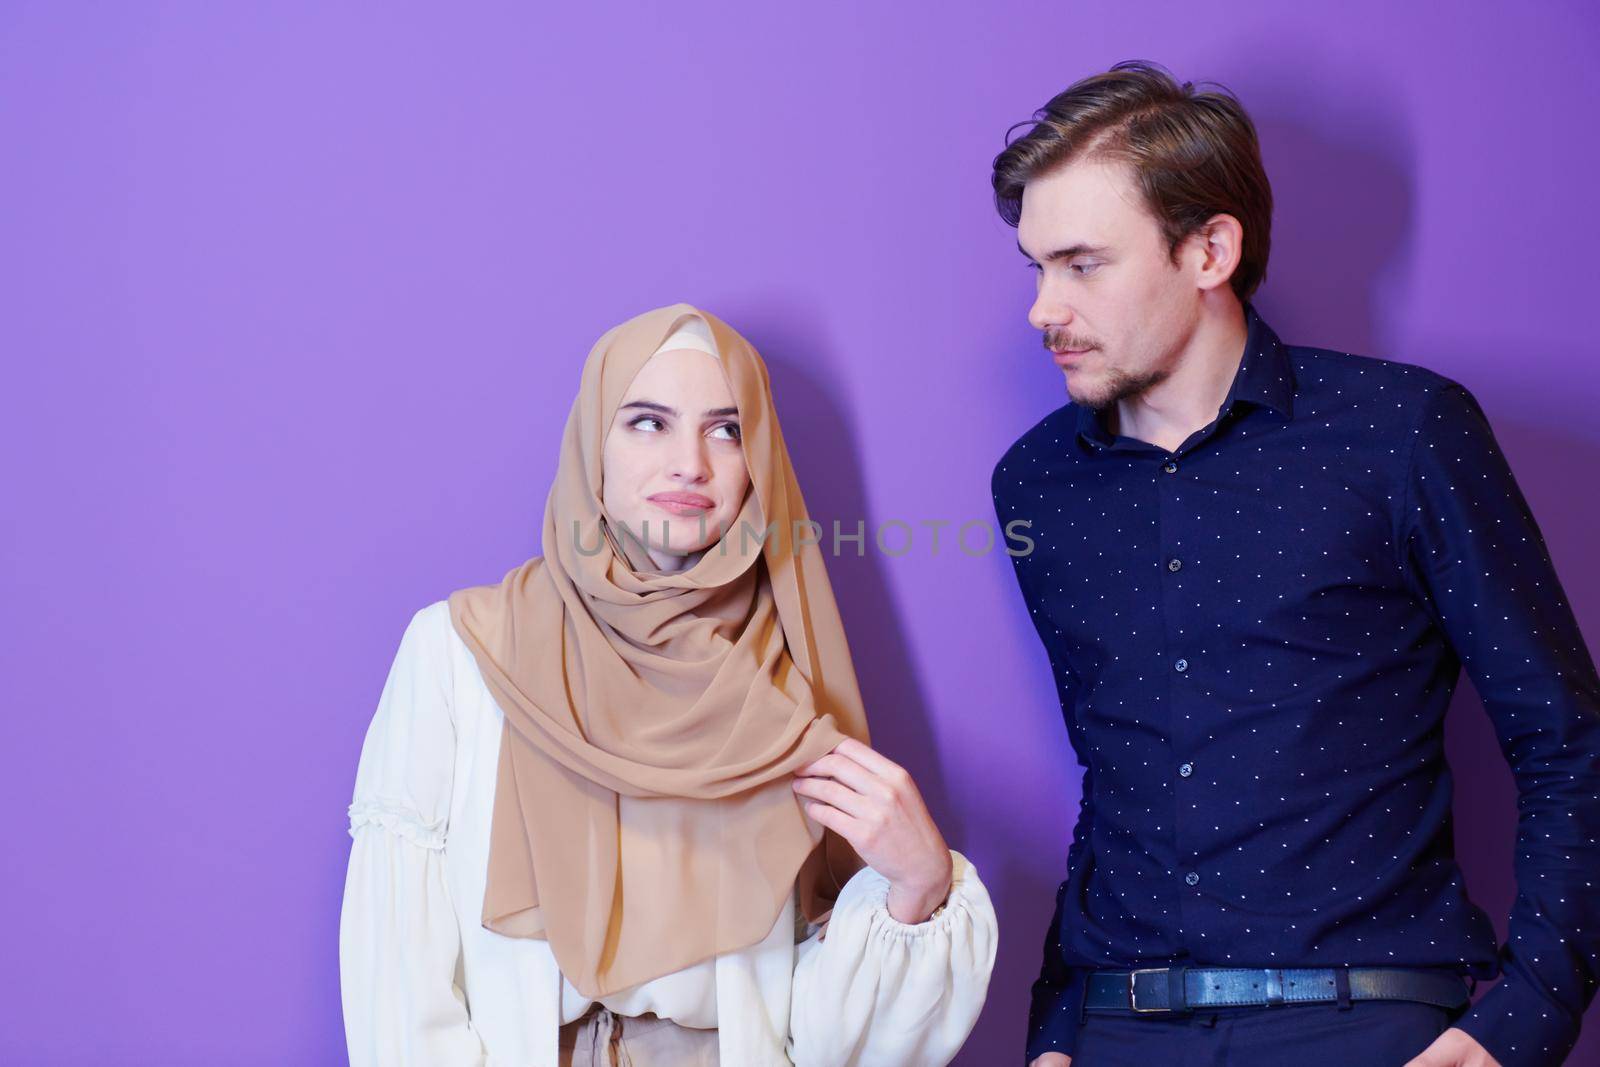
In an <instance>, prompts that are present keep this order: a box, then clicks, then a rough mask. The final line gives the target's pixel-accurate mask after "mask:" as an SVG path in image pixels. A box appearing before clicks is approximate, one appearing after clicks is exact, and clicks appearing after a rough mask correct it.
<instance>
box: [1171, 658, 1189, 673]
mask: <svg viewBox="0 0 1600 1067" xmlns="http://www.w3.org/2000/svg"><path fill="white" fill-rule="evenodd" d="M1173 666H1174V667H1176V668H1178V670H1180V671H1186V670H1188V669H1189V661H1188V660H1186V659H1180V660H1179V661H1178V662H1176V663H1174V664H1173Z"/></svg>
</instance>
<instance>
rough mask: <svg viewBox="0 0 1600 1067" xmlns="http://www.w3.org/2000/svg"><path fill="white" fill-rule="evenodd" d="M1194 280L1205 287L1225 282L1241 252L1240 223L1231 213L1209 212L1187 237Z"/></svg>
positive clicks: (1201, 286)
mask: <svg viewBox="0 0 1600 1067" xmlns="http://www.w3.org/2000/svg"><path fill="white" fill-rule="evenodd" d="M1189 242H1190V249H1189V254H1190V255H1191V256H1192V257H1193V260H1192V262H1193V264H1194V268H1195V283H1196V284H1197V285H1198V286H1199V287H1200V288H1201V289H1205V290H1210V289H1215V288H1217V287H1219V286H1223V285H1226V284H1228V279H1230V278H1232V277H1233V272H1234V271H1236V270H1238V269H1239V258H1240V257H1241V256H1242V255H1243V254H1244V226H1243V225H1242V224H1241V223H1240V222H1239V220H1238V219H1236V218H1234V217H1233V216H1232V215H1213V216H1211V217H1210V218H1209V219H1207V220H1206V222H1205V225H1204V226H1202V227H1200V229H1199V230H1197V231H1195V232H1194V233H1193V234H1192V235H1191V236H1190V237H1189Z"/></svg>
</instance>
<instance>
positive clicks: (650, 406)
mask: <svg viewBox="0 0 1600 1067" xmlns="http://www.w3.org/2000/svg"><path fill="white" fill-rule="evenodd" d="M629 408H643V409H644V410H645V411H659V412H661V414H663V415H673V416H676V415H677V414H678V409H677V408H669V407H667V405H665V404H657V403H656V402H655V401H654V400H635V401H634V402H633V403H631V404H624V405H622V410H623V411H627V410H628V409H629Z"/></svg>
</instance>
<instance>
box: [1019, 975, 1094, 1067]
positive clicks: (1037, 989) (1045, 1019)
mask: <svg viewBox="0 0 1600 1067" xmlns="http://www.w3.org/2000/svg"><path fill="white" fill-rule="evenodd" d="M1083 981H1084V979H1083V977H1082V976H1081V974H1079V975H1076V976H1075V977H1074V979H1072V980H1069V981H1068V982H1067V983H1066V984H1064V985H1054V984H1049V983H1045V982H1035V983H1034V986H1033V1003H1032V1006H1031V1007H1030V1008H1029V1010H1028V1047H1027V1062H1028V1063H1032V1062H1033V1061H1034V1060H1035V1059H1036V1058H1037V1057H1039V1056H1043V1055H1044V1054H1045V1053H1046V1052H1059V1053H1061V1054H1062V1055H1063V1056H1071V1055H1072V1054H1073V1051H1074V1050H1075V1049H1076V1048H1077V1047H1078V1008H1079V1006H1080V1004H1081V998H1082V996H1083Z"/></svg>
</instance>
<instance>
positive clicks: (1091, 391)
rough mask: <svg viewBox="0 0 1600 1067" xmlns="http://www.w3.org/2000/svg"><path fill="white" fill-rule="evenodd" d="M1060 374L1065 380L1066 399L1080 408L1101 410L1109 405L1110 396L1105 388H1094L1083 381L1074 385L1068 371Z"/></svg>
mask: <svg viewBox="0 0 1600 1067" xmlns="http://www.w3.org/2000/svg"><path fill="white" fill-rule="evenodd" d="M1062 375H1063V376H1064V377H1065V378H1066V380H1067V399H1068V400H1070V401H1072V402H1073V403H1074V404H1076V405H1078V406H1079V407H1080V408H1088V409H1089V410H1091V411H1103V410H1105V409H1106V408H1107V407H1109V406H1110V404H1111V400H1112V398H1111V397H1110V396H1109V395H1108V394H1107V392H1106V390H1104V389H1096V388H1094V387H1093V386H1092V385H1089V384H1087V383H1084V382H1079V383H1078V384H1076V385H1074V383H1073V376H1072V375H1071V374H1070V373H1068V372H1066V371H1063V372H1062Z"/></svg>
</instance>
